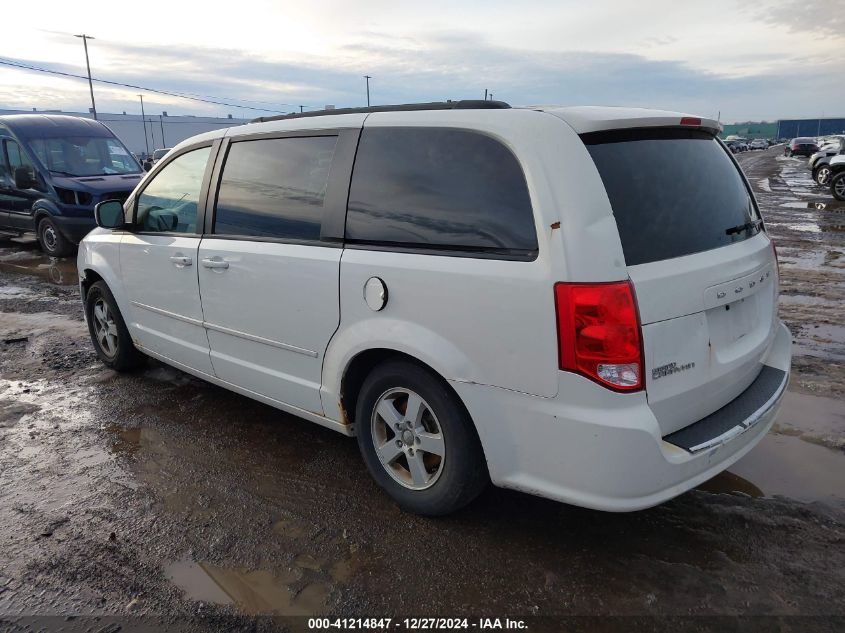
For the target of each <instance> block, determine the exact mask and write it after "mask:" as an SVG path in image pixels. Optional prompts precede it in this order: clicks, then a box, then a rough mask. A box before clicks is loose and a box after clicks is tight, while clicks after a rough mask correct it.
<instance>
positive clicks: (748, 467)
mask: <svg viewBox="0 0 845 633" xmlns="http://www.w3.org/2000/svg"><path fill="white" fill-rule="evenodd" d="M843 435H845V405H843V403H842V402H841V401H839V400H836V399H833V398H823V397H819V396H811V395H808V394H802V393H795V392H787V394H786V397H785V398H784V401H783V406H782V408H781V411H780V414H779V415H778V419H777V421H776V422H775V427H774V429H773V430H772V431H770V432H769V433H768V435H766V437H764V438H763V439H762V441H761V442H760V444H758V445H757V446H756V447H755V448H754V449H752V451H751V452H750V453H748V454H747V455H746V456H745V457H743V458H742V459H740V460H739V461H738V462H737V463H736V464H734V465H733V466H731V468H730V469H729V470H728V471H727V472H724V473H721V474H720V475H717V476H716V477H714V478H713V479H711V480H710V481H707V482H705V483H704V484H702V485H701V486H699V487H698V489H699V490H705V491H707V492H718V493H730V492H741V493H744V494H747V495H750V496H752V497H764V496H765V497H772V496H784V497H789V498H791V499H795V500H797V501H803V502H812V501H823V502H826V503H832V504H843V503H845V486H843V482H845V451H843V450H842V444H843V442H844V441H845V440H843ZM837 445H838V446H839V447H838V448H837Z"/></svg>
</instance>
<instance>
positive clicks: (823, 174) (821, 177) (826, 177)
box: [813, 165, 831, 187]
mask: <svg viewBox="0 0 845 633" xmlns="http://www.w3.org/2000/svg"><path fill="white" fill-rule="evenodd" d="M830 173H831V172H830V167H829V166H828V165H822V166H821V167H816V169H815V171H814V172H813V180H815V181H816V183H817V184H819V185H821V186H822V187H824V186H826V185H829V184H830Z"/></svg>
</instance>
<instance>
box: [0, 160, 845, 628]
mask: <svg viewBox="0 0 845 633" xmlns="http://www.w3.org/2000/svg"><path fill="white" fill-rule="evenodd" d="M781 151H782V148H779V147H775V148H772V149H770V150H768V151H761V152H753V153H751V152H749V153H746V154H742V155H740V156H739V161H740V163H741V164H742V165H743V168H744V169H745V170H746V173H747V174H748V176H749V179H750V181H751V182H752V184H753V186H754V187H755V189H756V191H757V195H758V196H759V201H760V204H761V207H762V210H763V213H764V217H765V219H766V221H767V225H768V227H769V230H770V232H771V234H772V235H773V236H774V238H775V240H776V243H777V245H778V252H779V254H780V267H781V287H782V292H783V297H782V301H781V313H782V316H783V318H784V320H785V321H786V322H787V323H788V324H789V327H790V329H791V330H792V332H793V335H794V336H795V345H794V353H795V360H794V374H793V378H792V383H791V385H790V392H789V394H788V396H787V398H786V401H785V405H784V408H783V412H782V414H781V416H780V419H779V421H778V423H777V426H776V427H775V429H774V431H773V432H772V433H771V434H770V435H769V436H767V437H766V438H765V439H764V440H763V442H762V443H761V444H760V445H759V446H758V447H757V448H756V449H755V450H754V451H752V452H751V453H750V454H749V455H748V456H746V457H745V458H743V459H742V460H741V461H740V462H739V463H737V464H736V465H735V466H734V467H733V468H731V470H730V472H728V473H724V474H722V475H720V476H719V477H717V478H715V479H714V480H711V481H710V482H708V483H706V484H705V485H703V486H701V488H700V489H699V490H695V491H692V492H690V493H688V494H685V495H683V496H682V497H680V498H678V499H676V500H674V501H672V502H669V503H666V504H664V505H662V506H660V507H657V508H654V509H651V510H647V511H643V512H638V513H632V514H606V513H601V512H593V511H589V510H583V509H579V508H574V507H569V506H566V505H562V504H557V503H553V502H550V501H545V500H542V499H538V498H533V497H529V496H526V495H522V494H518V493H513V492H507V491H501V490H494V489H491V490H488V491H487V492H486V493H485V494H484V495H483V496H482V498H481V499H480V500H479V501H477V502H476V503H474V504H472V505H471V506H470V507H468V508H467V509H465V510H464V511H462V512H460V513H459V514H457V515H455V516H452V517H448V518H444V519H438V520H431V519H423V518H419V517H415V516H411V515H408V514H403V513H401V512H400V511H399V510H398V509H397V508H396V507H395V506H394V505H393V504H392V503H391V502H390V501H389V500H388V499H387V498H386V497H385V496H384V495H383V494H381V493H380V492H379V490H378V489H377V488H376V486H375V484H374V483H373V482H372V481H371V479H370V478H369V476H368V475H367V473H366V471H365V468H364V465H363V463H362V461H361V459H360V458H359V455H358V451H357V446H356V444H355V442H354V441H353V440H350V439H348V438H344V437H342V436H340V435H338V434H335V433H333V432H332V431H329V430H326V429H322V428H320V427H318V426H315V425H312V424H308V423H306V422H303V421H301V420H298V419H296V418H293V417H291V416H288V415H286V414H284V413H281V412H279V411H276V410H275V409H272V408H269V407H266V406H264V405H261V404H258V403H256V402H253V401H251V400H248V399H246V398H243V397H241V396H238V395H235V394H232V393H230V392H227V391H225V390H223V389H220V388H217V387H214V386H211V385H208V384H205V383H203V382H201V381H199V380H196V379H194V378H191V377H189V376H187V375H185V374H183V373H181V372H179V371H176V370H174V369H171V368H168V367H166V366H163V365H161V364H157V363H150V365H149V367H148V368H146V369H145V370H143V371H140V372H139V373H136V374H131V375H118V374H116V373H114V372H112V371H109V370H106V369H105V368H104V367H103V366H102V365H100V364H99V363H98V362H97V359H96V357H95V355H94V352H93V350H92V348H91V344H90V342H89V340H88V334H87V331H86V328H85V325H84V323H83V320H82V313H81V307H80V301H79V298H78V294H77V293H78V291H77V288H76V286H75V283H76V272H75V269H74V262H73V261H72V260H49V259H47V258H45V257H42V256H41V255H39V253H38V251H37V250H36V248H35V245H34V244H33V243H32V242H31V241H27V240H15V241H5V242H3V241H0V629H3V630H17V629H19V630H25V629H27V627H34V626H35V624H33V622H32V621H31V620H28V619H27V617H28V616H35V615H37V616H41V617H42V618H43V616H51V615H52V616H57V617H55V618H54V619H52V620H50V619H49V618H48V619H47V620H41V624H39V626H41V625H44V623H45V622H46V623H47V624H46V625H45V626H48V627H49V626H55V627H58V626H61V627H65V629H66V630H69V628H68V627H72V626H73V624H74V623H75V622H77V623H79V622H81V623H84V625H85V626H90V627H92V628H90V630H101V629H98V628H97V627H98V626H101V625H102V627H103V628H102V630H110V631H116V630H118V628H120V627H123V630H129V629H131V626H132V623H133V622H134V623H136V624H137V623H138V622H139V621H140V622H152V621H153V620H151V619H149V618H153V617H154V616H160V617H161V618H162V619H160V620H155V621H156V622H158V623H159V624H160V625H162V626H165V625H168V626H172V627H175V628H173V629H172V630H180V631H181V630H270V629H273V628H276V627H284V626H289V625H290V626H294V627H297V626H303V623H302V622H301V621H296V620H274V619H269V618H259V617H256V616H258V615H265V616H266V615H272V616H291V615H299V614H306V615H311V614H326V615H343V616H366V617H382V616H393V617H405V616H432V615H444V616H499V617H501V616H505V615H510V616H525V617H532V616H533V617H534V618H535V619H533V620H529V622H530V624H531V627H532V628H533V629H535V630H537V629H540V628H543V627H544V626H545V627H546V628H548V629H549V630H554V629H557V628H559V627H560V622H558V621H557V620H555V619H554V618H549V619H546V620H543V619H542V616H555V617H557V616H562V615H580V616H588V615H589V616H644V617H646V618H648V617H651V616H685V617H686V616H713V615H721V616H736V615H744V616H755V617H753V618H752V619H751V620H748V621H746V622H745V624H744V625H743V627H742V630H750V629H753V628H755V627H754V625H755V624H757V625H758V626H759V627H760V628H759V630H809V629H810V628H812V627H811V626H810V625H811V624H812V625H814V626H819V627H821V628H819V630H836V627H838V626H841V625H843V624H845V620H842V619H840V620H829V619H825V618H829V617H830V616H839V617H845V547H843V545H845V538H844V537H845V530H843V519H845V405H844V404H843V396H844V395H845V316H843V309H842V308H843V306H845V205H842V204H835V203H834V202H833V199H832V197H831V196H830V194H829V192H827V191H825V190H823V189H821V188H819V187H816V186H814V185H813V184H812V181H810V179H809V175H808V173H807V171H806V168H805V161H803V160H799V159H786V158H784V157H782V156H780V154H781ZM68 616H80V617H79V618H77V619H68ZM111 616H117V617H120V618H122V619H121V620H111V619H109V618H110V617H111ZM127 616H129V617H130V618H135V617H136V616H145V617H146V618H147V619H140V620H137V619H129V620H127V619H126V618H127ZM756 616H789V617H793V616H794V617H797V618H798V619H796V620H790V619H786V620H768V619H762V620H761V619H759V618H756ZM804 616H823V617H822V619H821V620H806V619H802V618H803V617H804ZM92 618H100V619H92ZM537 618H540V619H537ZM567 622H568V625H567V626H568V627H569V629H571V628H572V626H573V621H567ZM574 622H578V623H580V624H583V625H584V626H583V628H584V629H585V630H587V629H589V630H605V629H603V628H601V627H600V626H598V625H596V626H597V627H598V628H593V625H594V624H595V622H594V621H592V620H588V621H582V620H576V621H574ZM617 622H621V623H622V625H623V626H624V628H626V629H627V630H640V629H639V628H637V626H634V623H635V622H638V623H641V624H643V625H644V626H645V627H646V628H643V629H642V630H651V628H649V627H650V626H652V625H653V621H652V620H648V619H646V620H644V621H642V620H626V619H622V620H618V621H617ZM683 622H684V627H682V628H686V626H688V625H693V624H694V625H696V626H704V623H706V622H710V621H709V620H706V619H693V620H684V621H683ZM784 622H785V623H786V624H785V626H786V627H787V628H785V629H779V628H778V627H781V626H783V625H784ZM734 624H735V623H734V621H733V620H729V621H727V623H726V624H725V625H724V627H723V626H721V625H720V626H718V627H717V628H719V629H721V630H733V629H734ZM775 625H777V626H775ZM3 627H6V628H5V629H4V628H3ZM115 627H117V628H115ZM33 630H34V628H33ZM736 630H739V629H736Z"/></svg>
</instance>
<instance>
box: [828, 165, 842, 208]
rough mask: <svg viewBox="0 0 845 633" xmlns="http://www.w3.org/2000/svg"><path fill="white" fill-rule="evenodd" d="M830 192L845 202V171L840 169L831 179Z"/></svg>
mask: <svg viewBox="0 0 845 633" xmlns="http://www.w3.org/2000/svg"><path fill="white" fill-rule="evenodd" d="M830 193H832V194H833V197H834V198H836V199H837V200H839V201H840V202H845V171H840V172H839V173H838V174H836V175H835V176H833V177H832V178H831V179H830Z"/></svg>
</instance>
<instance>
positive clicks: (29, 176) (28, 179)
mask: <svg viewBox="0 0 845 633" xmlns="http://www.w3.org/2000/svg"><path fill="white" fill-rule="evenodd" d="M37 186H38V181H37V180H35V174H34V173H33V172H32V168H31V167H15V189H35V188H36V187H37Z"/></svg>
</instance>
